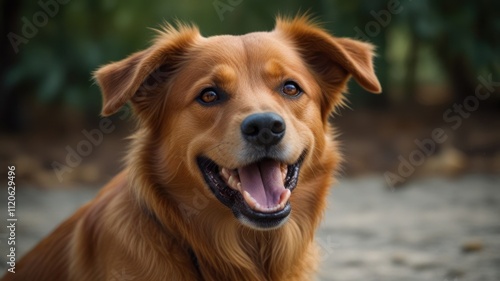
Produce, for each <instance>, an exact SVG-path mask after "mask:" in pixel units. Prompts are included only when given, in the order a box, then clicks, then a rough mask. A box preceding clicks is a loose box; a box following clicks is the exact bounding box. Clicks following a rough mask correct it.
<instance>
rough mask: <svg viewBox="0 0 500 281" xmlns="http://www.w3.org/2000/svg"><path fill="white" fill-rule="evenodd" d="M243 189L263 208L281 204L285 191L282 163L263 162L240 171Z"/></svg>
mask: <svg viewBox="0 0 500 281" xmlns="http://www.w3.org/2000/svg"><path fill="white" fill-rule="evenodd" d="M238 173H239V176H240V181H241V188H242V189H243V190H244V191H247V192H248V193H250V195H252V197H253V198H254V199H255V201H257V203H259V205H261V206H263V207H274V206H276V205H278V204H279V201H280V196H281V194H282V193H283V192H284V191H285V186H284V185H283V180H282V178H281V169H280V163H279V162H276V161H273V160H263V161H260V162H258V163H254V164H251V165H248V166H245V167H242V168H239V169H238Z"/></svg>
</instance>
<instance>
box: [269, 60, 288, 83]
mask: <svg viewBox="0 0 500 281" xmlns="http://www.w3.org/2000/svg"><path fill="white" fill-rule="evenodd" d="M284 74H285V68H284V67H283V65H282V64H281V63H280V62H278V61H277V60H270V61H268V62H266V64H265V65H264V75H265V76H266V77H272V78H275V79H279V78H281V77H283V75H284Z"/></svg>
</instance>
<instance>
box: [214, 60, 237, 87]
mask: <svg viewBox="0 0 500 281" xmlns="http://www.w3.org/2000/svg"><path fill="white" fill-rule="evenodd" d="M210 76H211V77H210V78H211V79H212V81H214V82H215V83H217V84H222V85H225V84H231V83H232V82H234V81H235V80H236V72H235V71H234V69H233V68H232V67H230V66H229V65H225V64H221V65H217V66H216V67H214V70H213V71H212V73H211V75H210Z"/></svg>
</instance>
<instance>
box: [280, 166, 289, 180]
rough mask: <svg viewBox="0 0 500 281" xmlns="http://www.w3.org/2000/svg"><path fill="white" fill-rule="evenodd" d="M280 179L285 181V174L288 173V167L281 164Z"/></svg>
mask: <svg viewBox="0 0 500 281" xmlns="http://www.w3.org/2000/svg"><path fill="white" fill-rule="evenodd" d="M280 168H281V178H282V180H283V181H285V178H286V174H287V172H288V166H287V165H286V164H281V167H280Z"/></svg>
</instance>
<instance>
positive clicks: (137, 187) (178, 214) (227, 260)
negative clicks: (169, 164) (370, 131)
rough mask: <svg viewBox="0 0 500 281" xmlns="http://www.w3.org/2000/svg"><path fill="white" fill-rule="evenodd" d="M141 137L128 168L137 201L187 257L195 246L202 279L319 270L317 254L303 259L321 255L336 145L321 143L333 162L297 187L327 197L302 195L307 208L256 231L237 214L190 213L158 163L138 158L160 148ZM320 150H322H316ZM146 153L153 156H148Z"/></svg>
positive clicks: (280, 276)
mask: <svg viewBox="0 0 500 281" xmlns="http://www.w3.org/2000/svg"><path fill="white" fill-rule="evenodd" d="M140 136H144V134H141V133H140V132H138V134H137V135H136V138H135V141H133V142H135V143H134V144H133V146H132V147H134V150H132V151H131V153H130V154H129V157H130V159H129V160H132V161H130V162H129V163H136V166H134V167H129V169H128V173H129V182H130V185H129V186H130V188H132V193H133V194H135V196H134V197H135V199H136V200H137V201H138V202H139V205H140V206H147V211H148V212H150V216H149V217H150V218H151V224H157V225H158V226H159V227H158V229H159V231H162V232H164V235H168V236H170V237H169V238H168V239H172V240H174V242H175V243H178V244H179V245H183V248H184V249H185V254H186V255H187V256H189V254H190V250H192V253H194V255H195V256H196V259H197V263H198V264H197V265H195V264H193V269H194V270H199V271H200V275H201V276H200V280H207V281H208V280H214V281H215V280H273V281H274V280H288V279H290V278H291V277H293V278H295V279H293V280H302V279H304V280H307V279H308V277H307V276H308V275H307V274H311V272H313V271H314V270H315V268H314V264H313V263H312V262H311V261H313V260H314V258H307V259H305V258H304V256H305V255H311V256H315V257H316V256H317V255H318V253H317V249H316V246H315V244H314V231H315V230H316V228H317V226H318V225H319V222H320V218H321V214H322V212H323V209H324V208H325V205H326V197H327V196H326V193H327V187H328V186H329V185H330V184H331V181H332V176H331V174H332V173H331V171H332V170H333V168H334V167H335V166H336V164H337V163H336V160H335V161H334V160H332V158H331V157H330V158H328V157H324V155H325V154H327V153H329V152H330V153H332V151H334V150H333V149H325V148H323V152H322V153H320V154H319V156H315V157H319V158H322V157H323V158H328V159H330V161H328V162H326V163H325V164H326V167H324V169H321V170H318V171H315V173H313V174H314V175H315V177H314V178H310V179H302V181H301V183H299V185H298V186H297V190H300V189H303V191H305V190H317V192H320V193H324V195H325V196H314V198H323V202H312V201H311V200H312V198H313V197H312V196H311V197H310V198H307V196H305V197H304V198H302V199H301V200H306V201H308V200H309V201H310V202H309V201H308V205H309V206H308V208H307V209H301V210H297V209H294V210H293V211H292V215H291V217H290V219H289V220H288V222H286V223H285V225H283V226H282V227H280V228H278V229H275V230H270V231H258V230H253V229H250V228H248V227H246V226H243V225H242V224H241V223H240V222H238V221H237V220H236V219H235V218H233V217H231V218H230V219H227V220H220V219H219V220H218V221H216V220H207V219H206V218H207V216H210V214H203V216H202V215H193V216H190V217H189V218H186V216H185V214H183V213H182V210H181V209H180V208H179V206H180V203H179V202H177V201H176V200H175V199H174V198H173V197H172V196H171V194H170V193H169V186H168V184H166V185H165V184H162V183H161V182H160V181H158V180H155V179H158V177H155V176H152V175H154V174H155V173H157V172H155V171H154V167H153V165H154V163H151V162H148V163H141V162H140V161H141V159H142V161H144V159H151V158H152V157H150V156H151V155H157V154H156V153H157V152H154V151H152V150H154V147H155V145H154V144H153V143H148V142H145V141H144V139H142V140H141V141H137V139H138V138H140ZM331 143H333V142H331ZM332 147H333V146H332ZM320 151H321V150H320ZM316 153H319V152H318V149H317V150H316ZM145 155H149V157H144V156H145ZM137 163H138V165H137ZM156 166H159V165H157V164H156ZM309 174H311V173H309ZM184 176H185V175H184ZM304 182H305V183H304ZM308 185H317V186H321V187H325V188H323V189H313V188H308ZM185 188H193V187H192V186H189V187H185ZM203 188H205V187H203ZM297 190H296V191H297ZM292 196H293V195H292ZM301 197H303V196H301ZM214 200H215V199H214ZM215 203H217V204H219V202H215ZM223 208H225V206H223ZM292 208H293V202H292ZM229 212H230V211H229V210H228V213H229ZM145 214H146V213H145ZM230 215H231V216H232V214H230ZM207 221H209V222H207ZM306 224H309V225H306ZM306 263H308V264H306ZM196 267H198V268H196ZM304 274H306V275H304Z"/></svg>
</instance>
